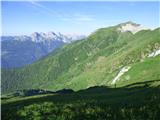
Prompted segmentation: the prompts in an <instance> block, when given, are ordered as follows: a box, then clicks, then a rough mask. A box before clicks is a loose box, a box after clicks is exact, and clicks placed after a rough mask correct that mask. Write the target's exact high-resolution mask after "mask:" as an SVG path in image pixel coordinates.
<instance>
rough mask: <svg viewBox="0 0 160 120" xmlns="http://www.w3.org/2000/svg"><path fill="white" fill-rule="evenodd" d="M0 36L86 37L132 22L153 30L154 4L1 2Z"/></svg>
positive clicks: (155, 19) (156, 11)
mask: <svg viewBox="0 0 160 120" xmlns="http://www.w3.org/2000/svg"><path fill="white" fill-rule="evenodd" d="M1 7H2V8H1V9H2V15H1V16H2V35H21V34H31V33H33V32H49V31H55V32H61V33H65V34H69V33H77V34H89V33H91V32H93V31H94V30H96V29H98V28H101V27H107V26H110V25H116V24H119V23H122V22H126V21H133V22H136V23H139V24H142V25H144V26H146V27H150V28H156V27H159V26H160V23H159V7H160V6H159V4H158V2H151V1H150V2H134V1H132V2H64V1H63V2H62V1H61V2H53V1H52V2H45V1H40V2H38V1H21V2H15V1H14V2H7V1H3V2H2V5H1Z"/></svg>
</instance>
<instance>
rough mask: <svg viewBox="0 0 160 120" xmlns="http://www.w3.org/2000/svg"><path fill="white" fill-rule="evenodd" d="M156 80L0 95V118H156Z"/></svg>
mask: <svg viewBox="0 0 160 120" xmlns="http://www.w3.org/2000/svg"><path fill="white" fill-rule="evenodd" d="M157 82H159V80H156V81H148V82H141V83H136V84H133V85H129V86H126V87H122V88H108V87H105V86H100V87H98V86H97V87H92V88H88V89H86V90H81V91H78V92H73V93H69V94H45V95H36V96H30V97H13V98H9V99H7V98H5V99H4V98H2V120H159V119H160V116H159V114H160V86H157V87H151V86H152V84H156V83H157Z"/></svg>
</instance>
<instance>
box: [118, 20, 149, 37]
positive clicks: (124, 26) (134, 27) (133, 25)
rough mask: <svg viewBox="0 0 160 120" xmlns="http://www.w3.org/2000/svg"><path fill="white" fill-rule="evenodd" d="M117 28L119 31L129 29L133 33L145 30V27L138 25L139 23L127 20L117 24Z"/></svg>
mask: <svg viewBox="0 0 160 120" xmlns="http://www.w3.org/2000/svg"><path fill="white" fill-rule="evenodd" d="M118 30H119V31H121V32H127V31H130V32H132V33H133V34H135V33H137V32H139V31H141V30H147V28H146V27H144V26H142V25H140V24H137V23H134V22H132V21H128V22H125V23H121V24H119V28H118Z"/></svg>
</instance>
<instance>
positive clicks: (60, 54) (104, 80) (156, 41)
mask: <svg viewBox="0 0 160 120" xmlns="http://www.w3.org/2000/svg"><path fill="white" fill-rule="evenodd" d="M117 28H118V26H113V27H109V28H102V29H99V30H97V31H96V32H94V33H93V34H91V35H90V36H89V37H88V38H86V39H85V40H83V41H77V42H74V43H72V44H69V45H66V46H64V47H63V48H60V49H59V50H57V51H56V52H55V53H51V54H49V55H48V56H47V57H45V58H43V59H41V60H39V61H37V62H35V63H34V64H32V65H29V66H26V67H24V68H19V69H12V70H11V69H10V70H6V69H5V70H4V69H3V70H2V93H7V92H12V91H15V90H16V89H26V88H43V89H49V90H58V89H63V88H71V89H74V90H79V89H85V88H88V87H90V86H97V85H107V86H114V85H113V84H111V82H112V81H113V79H114V78H115V77H116V76H117V74H118V73H119V71H120V70H121V68H122V67H124V66H132V65H133V66H136V65H135V64H141V62H143V61H145V59H146V58H148V55H149V54H150V53H152V52H153V51H155V50H159V49H160V32H159V31H160V29H155V30H153V31H150V30H143V31H140V32H138V33H136V34H132V33H131V32H120V31H118V30H117ZM150 59H158V60H157V61H158V62H156V63H155V64H157V65H154V66H155V67H156V68H155V69H153V71H151V70H150V71H151V72H152V74H148V77H147V78H145V79H143V77H142V80H143V81H145V80H150V79H151V80H153V79H159V78H160V75H159V72H158V71H157V70H159V69H158V65H159V57H157V58H154V57H153V58H150ZM153 61H154V60H153ZM151 62H152V60H151ZM144 64H145V63H144ZM146 64H147V63H146ZM144 69H146V68H145V67H144ZM130 70H132V67H131V69H130ZM130 70H129V71H128V72H130ZM148 70H149V69H148V68H147V69H146V71H148ZM126 74H127V73H126ZM128 74H129V73H128ZM124 75H125V74H124ZM142 75H143V74H142ZM132 76H133V75H132ZM153 76H156V77H153ZM120 79H121V78H120ZM123 79H124V78H123V76H122V81H124V80H123ZM135 79H136V77H133V79H132V77H131V76H130V79H129V80H128V81H132V83H133V82H138V81H141V76H139V79H136V80H135ZM122 81H121V80H119V81H118V82H117V83H116V84H117V86H118V84H121V85H122V84H123V85H125V84H128V83H129V82H128V81H127V82H122Z"/></svg>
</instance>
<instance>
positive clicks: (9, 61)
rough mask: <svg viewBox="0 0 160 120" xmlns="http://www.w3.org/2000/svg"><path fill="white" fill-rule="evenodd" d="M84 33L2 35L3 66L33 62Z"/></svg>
mask: <svg viewBox="0 0 160 120" xmlns="http://www.w3.org/2000/svg"><path fill="white" fill-rule="evenodd" d="M84 38H85V36H84V35H74V34H71V35H64V34H61V33H54V32H48V33H37V32H35V33H33V34H31V35H30V36H27V35H22V36H2V37H1V41H2V42H1V43H2V53H1V58H2V64H1V65H2V67H3V68H14V67H22V66H24V65H27V64H31V63H33V62H34V61H36V60H38V59H40V58H41V57H43V56H46V55H47V54H48V53H50V52H52V51H54V50H55V49H57V48H59V47H61V46H63V45H64V44H68V43H71V42H73V41H76V40H80V39H84Z"/></svg>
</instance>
